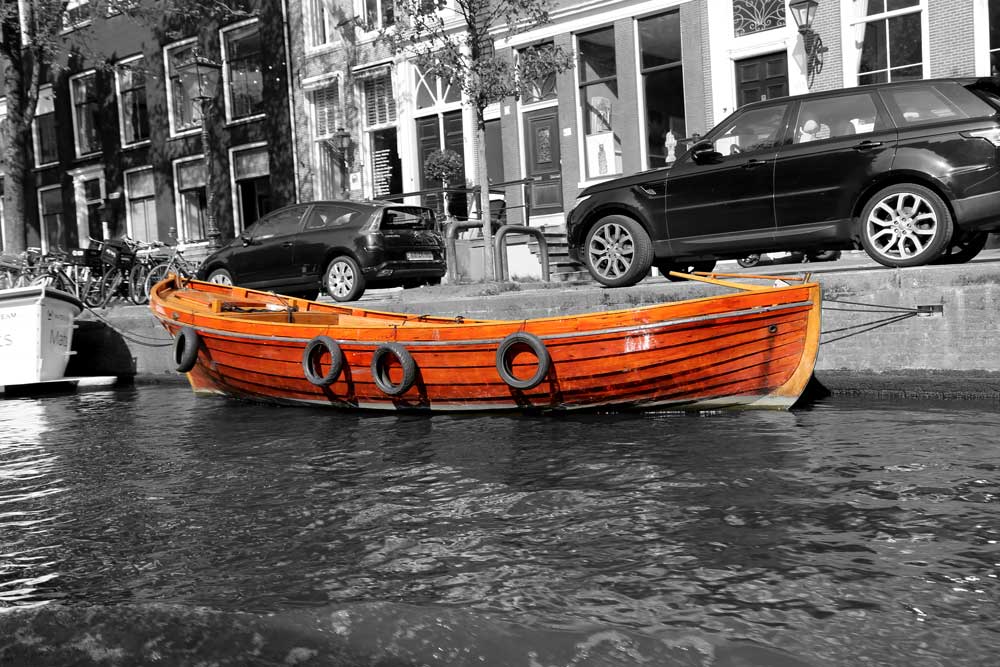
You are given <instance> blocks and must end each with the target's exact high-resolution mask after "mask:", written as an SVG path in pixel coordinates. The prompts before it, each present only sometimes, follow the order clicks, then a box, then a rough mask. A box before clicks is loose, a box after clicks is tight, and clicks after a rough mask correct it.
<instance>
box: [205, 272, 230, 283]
mask: <svg viewBox="0 0 1000 667" xmlns="http://www.w3.org/2000/svg"><path fill="white" fill-rule="evenodd" d="M208 282H210V283H215V284H216V285H232V284H233V276H232V274H231V273H229V271H226V270H225V269H213V270H212V272H211V273H209V274H208Z"/></svg>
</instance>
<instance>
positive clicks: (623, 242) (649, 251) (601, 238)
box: [584, 215, 653, 287]
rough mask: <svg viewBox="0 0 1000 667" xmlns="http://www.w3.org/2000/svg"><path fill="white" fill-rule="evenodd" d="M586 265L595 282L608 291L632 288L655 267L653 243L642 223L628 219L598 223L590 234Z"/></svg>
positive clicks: (617, 217)
mask: <svg viewBox="0 0 1000 667" xmlns="http://www.w3.org/2000/svg"><path fill="white" fill-rule="evenodd" d="M584 251H585V255H584V261H585V262H586V263H587V270H588V271H590V275H592V276H594V279H595V280H596V281H597V282H599V283H601V284H602V285H606V286H608V287H628V286H629V285H635V284H636V283H637V282H639V281H640V280H642V279H643V278H645V277H646V274H647V273H649V268H650V267H651V266H652V265H653V243H652V241H650V239H649V234H647V233H646V230H645V229H643V228H642V225H640V224H639V223H638V222H636V221H635V220H633V219H632V218H629V217H626V216H624V215H609V216H605V217H603V218H601V219H600V220H598V221H597V224H595V225H594V226H593V228H591V230H590V232H589V233H588V234H587V242H586V244H585V247H584Z"/></svg>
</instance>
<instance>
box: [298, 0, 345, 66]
mask: <svg viewBox="0 0 1000 667" xmlns="http://www.w3.org/2000/svg"><path fill="white" fill-rule="evenodd" d="M331 4H332V0H303V5H304V6H303V8H302V21H303V32H305V40H304V41H305V45H306V53H314V52H316V51H322V50H325V49H329V48H330V47H332V46H333V45H334V44H337V43H339V42H340V41H341V40H340V36H339V33H338V32H337V24H336V22H335V21H334V20H333V19H334V17H333V14H332V13H331V12H330V9H329V8H330V6H331ZM317 14H318V15H317ZM320 22H322V24H323V25H322V30H323V33H324V34H325V35H326V40H325V41H322V42H316V43H313V35H314V34H315V33H316V32H317V24H318V23H320Z"/></svg>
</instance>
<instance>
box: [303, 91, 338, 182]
mask: <svg viewBox="0 0 1000 667" xmlns="http://www.w3.org/2000/svg"><path fill="white" fill-rule="evenodd" d="M309 100H310V102H311V103H312V122H313V145H314V146H315V151H314V154H315V156H316V197H317V198H322V199H332V198H334V197H336V196H337V183H336V178H337V177H338V175H339V173H340V168H339V164H340V163H339V159H340V158H339V156H338V154H337V150H336V147H335V144H333V135H334V134H335V133H336V131H337V127H339V126H338V122H339V121H338V120H337V119H338V115H339V112H340V87H339V85H338V84H337V83H334V84H332V85H329V86H325V87H323V88H317V89H316V90H314V91H312V92H310V93H309Z"/></svg>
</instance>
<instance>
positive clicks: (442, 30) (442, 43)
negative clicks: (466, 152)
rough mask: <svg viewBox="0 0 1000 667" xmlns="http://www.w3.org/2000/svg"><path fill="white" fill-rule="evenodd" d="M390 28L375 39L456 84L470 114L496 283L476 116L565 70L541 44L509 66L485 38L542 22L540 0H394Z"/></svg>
mask: <svg viewBox="0 0 1000 667" xmlns="http://www.w3.org/2000/svg"><path fill="white" fill-rule="evenodd" d="M396 7H397V13H396V16H397V17H401V18H400V19H399V20H397V22H396V24H395V25H393V26H391V27H389V28H387V29H385V30H383V31H382V34H381V39H382V40H383V41H385V42H386V43H387V44H388V45H389V46H390V47H391V48H392V50H393V51H394V52H396V53H398V54H401V55H405V56H406V57H408V58H411V59H412V60H413V61H414V62H416V64H417V65H418V66H419V67H420V68H421V70H423V71H424V72H425V73H427V74H428V75H437V76H439V77H441V78H442V79H444V80H445V81H447V82H449V83H450V84H452V85H456V84H457V85H458V86H460V87H461V89H462V92H463V93H464V94H465V97H466V99H467V100H469V104H471V105H472V107H473V109H475V112H476V150H477V158H478V159H477V164H478V173H477V180H478V182H479V185H480V191H479V210H480V211H481V212H482V213H481V216H482V218H483V220H484V222H486V223H487V224H484V225H483V252H484V255H485V256H484V260H485V264H486V275H487V276H488V277H491V278H492V279H494V280H495V279H496V277H497V276H496V275H495V274H494V264H493V231H492V226H491V225H490V224H488V222H489V211H490V198H489V188H488V184H489V178H488V175H487V170H486V164H487V162H486V157H487V155H486V121H485V118H484V112H485V110H486V108H487V107H488V106H489V105H490V104H493V103H495V102H501V101H503V100H504V99H507V98H512V97H513V98H519V97H520V96H521V94H522V93H523V92H524V91H525V90H526V88H527V87H528V86H529V85H530V84H531V83H532V82H535V81H538V80H539V79H541V78H544V77H545V76H548V75H551V74H555V73H558V72H562V71H564V70H566V69H568V68H569V67H571V66H572V62H573V61H572V57H571V56H570V54H568V53H566V52H565V51H564V50H563V49H561V48H558V47H555V46H552V45H551V44H550V45H546V46H542V47H535V48H528V49H524V50H522V51H521V53H520V54H519V57H518V58H517V59H516V61H513V62H512V61H511V60H510V59H507V58H504V57H502V56H500V55H498V54H497V53H496V52H495V51H494V47H493V34H495V33H497V32H499V33H501V34H506V35H507V37H508V38H509V37H510V36H512V35H515V34H518V33H521V32H524V31H526V30H528V29H533V28H535V27H537V26H538V25H541V24H545V23H548V22H549V21H550V19H549V11H548V8H549V1H548V0H452V1H451V2H448V1H447V0H397V2H396Z"/></svg>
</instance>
